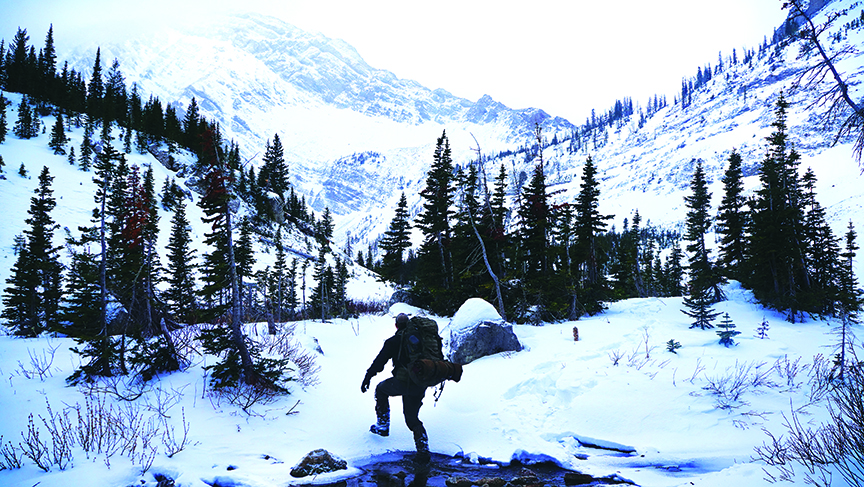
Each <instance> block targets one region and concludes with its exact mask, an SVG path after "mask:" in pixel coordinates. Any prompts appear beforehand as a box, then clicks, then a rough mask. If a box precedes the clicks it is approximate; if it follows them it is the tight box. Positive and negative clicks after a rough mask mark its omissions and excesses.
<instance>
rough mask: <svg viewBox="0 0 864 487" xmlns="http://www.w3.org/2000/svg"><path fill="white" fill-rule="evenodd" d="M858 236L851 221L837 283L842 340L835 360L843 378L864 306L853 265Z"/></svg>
mask: <svg viewBox="0 0 864 487" xmlns="http://www.w3.org/2000/svg"><path fill="white" fill-rule="evenodd" d="M856 237H857V234H856V233H855V227H854V226H853V225H852V222H851V221H850V222H849V226H848V231H847V232H846V235H845V240H846V245H845V248H844V251H843V253H841V254H840V257H841V259H842V262H841V269H840V274H839V276H838V278H839V279H838V284H837V286H838V296H837V308H838V309H837V314H838V315H839V318H840V326H839V327H837V328H836V329H835V330H834V334H835V335H836V336H837V337H838V338H839V341H840V342H839V343H838V344H837V349H836V350H837V351H836V355H835V362H836V363H837V364H838V365H839V367H840V372H839V378H840V379H841V380H842V379H843V374H844V372H845V368H846V365H847V362H848V357H847V354H849V352H850V350H851V348H852V346H853V340H854V335H853V334H852V327H853V326H854V325H858V324H860V318H859V313H860V312H861V309H862V307H864V291H861V289H860V288H859V287H858V280H857V279H856V278H855V270H854V267H853V265H852V264H853V260H854V259H855V255H856V253H855V251H856V250H858V249H859V247H858V246H857V245H856V244H855V239H856Z"/></svg>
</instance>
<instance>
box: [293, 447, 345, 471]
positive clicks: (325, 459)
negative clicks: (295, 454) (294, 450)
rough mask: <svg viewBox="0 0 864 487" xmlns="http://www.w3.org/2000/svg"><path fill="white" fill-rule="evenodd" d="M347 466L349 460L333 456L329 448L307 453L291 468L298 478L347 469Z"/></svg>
mask: <svg viewBox="0 0 864 487" xmlns="http://www.w3.org/2000/svg"><path fill="white" fill-rule="evenodd" d="M347 468H348V462H346V461H345V460H342V459H341V458H339V457H336V456H333V455H332V454H331V453H330V452H329V451H327V450H324V449H319V450H314V451H311V452H309V453H307V454H306V456H305V457H303V459H302V460H300V462H299V463H298V464H297V465H294V468H292V469H291V476H292V477H298V478H299V477H308V476H310V475H320V474H322V473H329V472H335V471H337V470H346V469H347Z"/></svg>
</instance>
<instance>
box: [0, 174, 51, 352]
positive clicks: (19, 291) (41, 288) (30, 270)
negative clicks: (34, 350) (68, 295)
mask: <svg viewBox="0 0 864 487" xmlns="http://www.w3.org/2000/svg"><path fill="white" fill-rule="evenodd" d="M53 180H54V177H53V176H51V174H50V173H49V171H48V167H47V166H46V167H43V168H42V172H41V173H40V174H39V186H38V187H37V188H36V190H35V193H36V196H34V197H32V198H30V209H29V210H28V211H27V213H28V215H30V216H29V217H28V218H27V219H26V220H24V222H25V223H27V224H28V225H29V227H28V228H26V229H25V230H24V239H22V240H20V241H18V243H17V254H18V255H17V257H18V259H17V261H16V263H15V266H14V267H13V276H12V277H11V278H10V279H8V280H7V281H6V282H7V283H8V284H10V285H11V286H10V287H9V288H7V289H6V290H5V294H6V296H5V297H4V299H3V303H4V305H5V306H6V307H7V308H10V309H11V311H10V312H9V313H6V311H5V310H4V315H3V316H4V317H5V318H7V319H8V320H9V323H10V324H11V325H12V326H13V327H14V329H15V333H16V334H19V335H24V336H36V335H38V334H39V333H41V332H43V331H46V330H54V329H57V326H58V323H59V318H58V316H59V306H60V299H61V297H62V296H61V291H62V286H61V284H62V282H61V281H62V266H61V265H60V261H59V257H58V253H59V250H60V247H57V246H54V244H53V239H54V231H55V230H56V229H57V228H59V226H60V225H58V224H57V223H56V222H55V221H54V219H53V218H52V217H51V211H52V210H53V209H54V207H55V206H57V203H56V200H55V199H54V196H53V194H54V191H53V190H52V189H51V182H52V181H53Z"/></svg>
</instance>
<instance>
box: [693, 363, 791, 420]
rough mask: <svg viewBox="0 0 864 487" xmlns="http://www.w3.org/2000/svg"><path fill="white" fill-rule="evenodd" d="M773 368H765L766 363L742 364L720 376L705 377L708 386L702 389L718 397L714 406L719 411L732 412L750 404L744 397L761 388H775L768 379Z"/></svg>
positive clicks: (736, 364) (728, 368)
mask: <svg viewBox="0 0 864 487" xmlns="http://www.w3.org/2000/svg"><path fill="white" fill-rule="evenodd" d="M772 370H773V369H772V368H768V367H765V362H762V363H759V364H756V362H750V363H740V362H738V361H737V360H736V361H735V365H733V366H730V367H727V368H726V372H725V373H724V374H722V375H718V376H708V375H706V376H705V380H707V381H708V385H706V386H704V387H702V389H704V390H706V391H708V392H709V393H710V394H712V395H713V396H715V397H716V399H715V401H716V402H715V404H714V406H715V407H716V408H717V409H725V410H731V409H736V408H739V407H741V406H746V405H748V404H749V403H748V402H746V401H744V400H743V399H742V396H743V395H744V394H745V393H746V392H748V391H751V390H755V389H758V388H759V387H774V386H776V384H775V383H774V382H772V381H771V379H770V378H769V377H768V376H769V375H770V374H771V371H772Z"/></svg>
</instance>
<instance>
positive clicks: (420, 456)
mask: <svg viewBox="0 0 864 487" xmlns="http://www.w3.org/2000/svg"><path fill="white" fill-rule="evenodd" d="M414 446H416V447H417V455H415V456H414V462H415V463H417V464H419V465H425V464H427V463H429V460H431V458H432V455H431V454H430V453H429V437H428V436H427V435H426V432H425V431H424V432H423V433H421V434H419V435H414Z"/></svg>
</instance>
